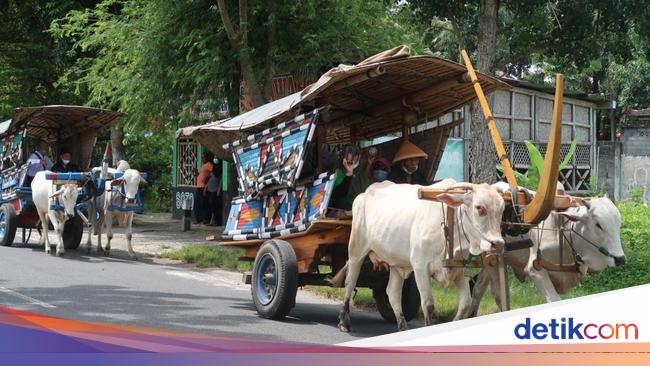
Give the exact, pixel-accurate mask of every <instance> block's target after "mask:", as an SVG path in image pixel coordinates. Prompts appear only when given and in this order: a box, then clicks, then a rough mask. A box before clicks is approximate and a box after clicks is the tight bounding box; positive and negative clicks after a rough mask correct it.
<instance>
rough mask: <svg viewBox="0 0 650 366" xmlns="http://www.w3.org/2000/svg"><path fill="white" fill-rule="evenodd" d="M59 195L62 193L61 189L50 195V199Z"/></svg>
mask: <svg viewBox="0 0 650 366" xmlns="http://www.w3.org/2000/svg"><path fill="white" fill-rule="evenodd" d="M61 193H63V188H61V189H59V190H58V191H56V192H54V193H52V195H51V196H50V198H54V197H57V196H60V195H61Z"/></svg>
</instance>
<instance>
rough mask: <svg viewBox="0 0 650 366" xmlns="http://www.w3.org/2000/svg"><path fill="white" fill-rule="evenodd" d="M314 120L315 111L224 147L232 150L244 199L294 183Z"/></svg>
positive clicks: (315, 119) (316, 112)
mask: <svg viewBox="0 0 650 366" xmlns="http://www.w3.org/2000/svg"><path fill="white" fill-rule="evenodd" d="M317 120H318V110H315V111H312V112H309V113H306V114H301V115H299V116H298V117H296V118H294V119H292V120H289V121H287V122H284V123H280V124H279V125H277V126H274V127H272V128H269V129H266V130H264V131H262V132H260V133H256V134H253V135H250V136H248V137H247V138H246V139H243V140H239V141H235V142H233V143H231V144H228V145H226V146H225V147H226V148H229V149H230V150H231V151H232V152H233V158H234V161H235V165H236V166H237V174H238V180H239V185H240V189H241V191H243V192H245V196H246V197H247V198H248V199H254V198H257V196H258V195H259V194H260V192H261V191H262V190H263V189H265V188H269V187H271V186H273V187H292V186H293V185H294V183H295V180H296V178H297V177H298V176H299V175H300V171H301V170H302V163H303V155H304V154H305V151H306V149H307V146H308V144H309V142H311V139H312V137H313V135H314V130H315V128H316V122H317Z"/></svg>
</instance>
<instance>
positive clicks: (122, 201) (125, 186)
mask: <svg viewBox="0 0 650 366" xmlns="http://www.w3.org/2000/svg"><path fill="white" fill-rule="evenodd" d="M122 163H124V164H122ZM119 166H122V167H128V163H126V162H125V161H120V165H119ZM119 166H118V167H119ZM97 169H99V168H94V169H93V170H97ZM108 172H109V174H113V175H114V174H115V173H117V172H121V171H120V170H118V169H112V168H109V169H108ZM123 173H124V174H123V175H122V176H121V177H120V178H118V179H113V180H108V181H106V182H105V191H104V193H103V194H102V195H100V196H99V197H97V199H96V201H97V207H95V206H94V205H92V204H90V205H89V211H90V212H91V213H90V214H91V215H94V212H95V210H96V212H97V213H98V214H99V218H98V219H97V253H99V254H104V255H107V256H108V255H110V250H111V240H112V239H113V216H115V217H117V219H118V222H125V223H126V240H127V248H128V252H129V256H131V257H135V252H134V251H133V247H132V246H131V238H132V223H133V211H118V210H116V209H113V208H111V206H122V205H123V206H125V207H133V206H135V203H136V202H135V197H136V195H137V194H138V187H139V185H140V183H147V181H146V180H145V179H144V178H143V177H141V176H140V172H138V171H137V170H135V169H130V168H127V169H126V170H125V171H124V172H123ZM91 217H92V216H91ZM104 223H105V224H106V236H107V238H108V241H107V243H106V246H105V247H104V248H102V239H101V238H102V230H101V229H102V225H103V224H104ZM90 237H91V235H90V230H89V235H88V240H87V242H86V246H87V248H88V251H90V248H91V245H92V244H91V239H90Z"/></svg>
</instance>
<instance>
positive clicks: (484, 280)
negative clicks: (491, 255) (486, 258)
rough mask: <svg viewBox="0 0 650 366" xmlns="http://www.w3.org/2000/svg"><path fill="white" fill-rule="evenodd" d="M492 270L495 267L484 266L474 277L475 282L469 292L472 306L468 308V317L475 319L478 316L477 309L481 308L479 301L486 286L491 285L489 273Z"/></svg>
mask: <svg viewBox="0 0 650 366" xmlns="http://www.w3.org/2000/svg"><path fill="white" fill-rule="evenodd" d="M494 269H495V267H492V266H486V267H484V268H483V269H482V270H481V272H479V273H478V274H477V275H476V277H474V278H475V280H476V282H474V287H473V288H472V290H471V293H472V305H471V306H470V311H469V316H470V317H475V316H477V315H478V308H479V307H480V306H481V300H483V296H484V295H485V290H487V287H488V285H489V284H491V281H490V280H491V277H492V276H491V274H490V273H489V271H492V270H494ZM497 296H498V295H497ZM497 304H498V302H497Z"/></svg>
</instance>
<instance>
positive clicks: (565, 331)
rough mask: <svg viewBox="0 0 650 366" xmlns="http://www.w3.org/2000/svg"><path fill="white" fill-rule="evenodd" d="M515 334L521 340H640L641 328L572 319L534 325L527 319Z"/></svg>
mask: <svg viewBox="0 0 650 366" xmlns="http://www.w3.org/2000/svg"><path fill="white" fill-rule="evenodd" d="M514 332H515V337H517V338H519V339H538V340H541V339H547V338H548V339H639V327H638V326H637V325H636V324H634V323H629V324H625V323H616V324H608V323H605V324H595V323H582V322H578V321H576V320H575V319H573V318H572V317H570V318H560V320H559V321H558V320H557V319H555V318H553V319H551V321H550V322H548V323H534V324H533V323H531V320H530V318H526V320H525V321H524V322H523V323H519V324H517V325H516V326H515V329H514Z"/></svg>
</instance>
